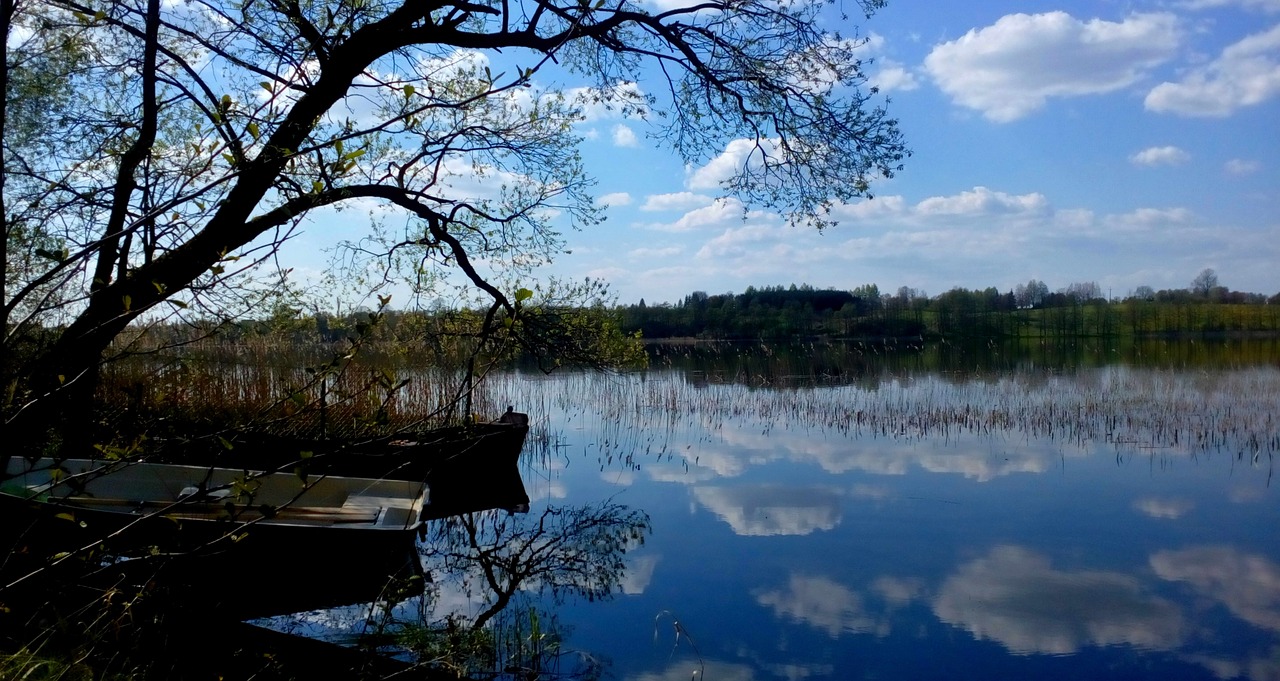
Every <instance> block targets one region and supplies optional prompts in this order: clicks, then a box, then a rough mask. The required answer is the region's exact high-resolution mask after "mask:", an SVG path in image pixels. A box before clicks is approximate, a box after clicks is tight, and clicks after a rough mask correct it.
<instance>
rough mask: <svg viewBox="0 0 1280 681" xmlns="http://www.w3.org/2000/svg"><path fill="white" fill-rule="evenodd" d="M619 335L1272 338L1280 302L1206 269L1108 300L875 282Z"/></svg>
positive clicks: (696, 301) (669, 310) (761, 300)
mask: <svg viewBox="0 0 1280 681" xmlns="http://www.w3.org/2000/svg"><path fill="white" fill-rule="evenodd" d="M617 311H618V313H619V314H620V319H619V323H620V324H621V327H622V331H623V332H625V333H639V334H640V336H641V337H643V338H646V339H660V338H707V339H749V338H770V339H776V338H795V337H807V338H815V337H828V338H902V337H921V338H932V337H939V336H941V337H946V336H967V337H1006V338H1019V337H1044V336H1144V335H1189V334H1217V333H1228V334H1230V333H1246V334H1249V333H1256V334H1277V333H1280V294H1275V295H1272V296H1270V297H1268V296H1266V295H1264V294H1260V293H1246V292H1242V291H1233V290H1231V289H1229V288H1227V287H1225V286H1222V285H1221V284H1219V282H1218V277H1217V275H1216V273H1214V272H1213V270H1205V271H1203V272H1201V273H1200V274H1199V275H1198V276H1197V277H1196V278H1195V279H1194V280H1193V281H1192V282H1191V285H1190V286H1188V287H1186V288H1179V289H1166V290H1159V291H1157V290H1153V289H1152V288H1151V287H1147V286H1141V287H1138V288H1137V289H1135V290H1134V291H1133V292H1131V293H1129V294H1127V295H1125V296H1124V297H1123V298H1110V297H1108V296H1107V295H1106V294H1105V293H1104V292H1103V291H1102V289H1101V287H1099V286H1098V284H1097V283H1094V282H1084V283H1073V284H1071V285H1069V286H1067V287H1065V288H1062V289H1059V290H1057V291H1050V290H1049V287H1048V285H1047V284H1045V283H1044V282H1042V281H1037V280H1035V279H1032V280H1031V281H1029V282H1028V283H1026V284H1020V285H1018V286H1017V287H1016V288H1015V289H1013V290H1010V291H1006V292H1001V291H999V290H998V289H996V288H995V287H989V288H986V289H972V290H970V289H964V288H953V289H951V290H950V291H947V292H945V293H942V294H940V295H936V296H929V295H927V294H925V293H924V292H923V291H919V290H917V289H913V288H909V287H905V286H904V287H902V288H899V289H898V290H897V292H895V293H882V292H881V291H880V289H879V287H877V286H876V285H875V284H867V285H864V286H859V287H857V288H855V289H852V290H839V289H818V288H813V287H811V286H808V285H799V286H797V285H795V284H792V285H791V286H787V287H783V286H774V287H764V288H755V287H751V288H748V289H747V290H746V291H744V292H743V293H736V294H735V293H723V294H711V295H708V294H707V293H705V292H702V291H695V292H693V293H691V294H689V295H687V296H685V297H684V299H682V300H681V301H680V302H678V303H675V304H661V305H646V304H645V302H644V300H641V301H640V302H639V303H638V304H635V305H627V306H621V307H619V308H617Z"/></svg>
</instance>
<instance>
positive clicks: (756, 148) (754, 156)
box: [686, 139, 774, 189]
mask: <svg viewBox="0 0 1280 681" xmlns="http://www.w3.org/2000/svg"><path fill="white" fill-rule="evenodd" d="M773 149H774V142H773V141H772V140H765V139H762V140H749V139H736V140H733V141H732V142H730V143H729V144H728V145H726V146H725V149H724V151H723V152H722V153H721V154H720V155H719V156H717V157H715V158H713V159H711V161H710V162H708V163H707V164H706V165H705V166H702V167H701V168H698V169H696V170H694V171H692V172H691V173H690V174H689V178H688V180H686V184H687V185H688V187H689V189H716V188H718V187H719V186H720V183H721V182H724V181H725V180H727V179H729V178H731V177H733V176H734V175H736V174H737V173H739V172H741V171H742V170H743V169H744V168H745V167H746V166H747V164H749V163H751V164H755V163H759V162H760V160H761V158H762V156H764V155H772V154H773Z"/></svg>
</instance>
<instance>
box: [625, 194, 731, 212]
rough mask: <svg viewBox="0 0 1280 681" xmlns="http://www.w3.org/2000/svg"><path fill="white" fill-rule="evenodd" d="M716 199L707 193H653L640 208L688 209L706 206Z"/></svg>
mask: <svg viewBox="0 0 1280 681" xmlns="http://www.w3.org/2000/svg"><path fill="white" fill-rule="evenodd" d="M714 201H715V199H713V198H712V197H710V196H707V195H706V194H694V193H693V192H674V193H671V194H653V195H650V196H649V197H647V198H646V199H645V200H644V205H643V206H640V210H643V211H650V212H653V211H662V210H683V211H688V210H693V209H695V208H704V207H706V206H709V205H711V204H712V203H713V202H714Z"/></svg>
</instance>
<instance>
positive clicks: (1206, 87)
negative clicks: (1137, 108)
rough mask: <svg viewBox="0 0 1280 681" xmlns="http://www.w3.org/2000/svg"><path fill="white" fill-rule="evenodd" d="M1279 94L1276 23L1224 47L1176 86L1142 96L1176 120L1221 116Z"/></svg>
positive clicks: (1278, 28)
mask: <svg viewBox="0 0 1280 681" xmlns="http://www.w3.org/2000/svg"><path fill="white" fill-rule="evenodd" d="M1276 96H1280V25H1276V26H1273V27H1272V28H1271V29H1270V30H1268V31H1265V32H1263V33H1255V34H1253V35H1251V36H1249V37H1247V38H1244V39H1243V40H1241V41H1240V42H1237V43H1235V44H1233V45H1229V46H1227V48H1226V49H1224V50H1223V51H1222V55H1221V56H1219V57H1218V58H1217V59H1215V60H1213V61H1212V62H1209V63H1208V64H1206V65H1204V66H1202V67H1199V68H1196V69H1193V70H1192V71H1190V72H1189V73H1188V74H1187V75H1186V76H1184V77H1183V78H1182V80H1181V81H1179V82H1177V83H1170V82H1165V83H1161V84H1159V85H1157V86H1156V87H1155V88H1153V89H1152V90H1151V92H1149V93H1147V98H1146V101H1145V104H1146V107H1147V109H1149V110H1151V111H1156V112H1159V113H1173V114H1178V115H1181V116H1201V117H1218V118H1221V117H1225V116H1229V115H1231V114H1233V113H1235V112H1236V111H1237V110H1239V109H1242V108H1244V107H1247V106H1253V105H1256V104H1259V103H1261V102H1264V101H1266V100H1268V99H1271V98H1273V97H1276Z"/></svg>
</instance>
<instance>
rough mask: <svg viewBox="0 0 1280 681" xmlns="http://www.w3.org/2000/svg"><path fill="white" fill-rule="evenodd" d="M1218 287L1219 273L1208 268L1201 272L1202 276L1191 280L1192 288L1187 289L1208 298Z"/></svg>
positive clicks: (1198, 275)
mask: <svg viewBox="0 0 1280 681" xmlns="http://www.w3.org/2000/svg"><path fill="white" fill-rule="evenodd" d="M1217 287H1218V273H1217V272H1214V271H1213V269H1212V268H1209V267H1206V268H1204V269H1203V270H1200V274H1197V275H1196V278H1195V279H1192V280H1191V286H1189V287H1187V288H1188V289H1189V290H1190V291H1191V292H1192V293H1194V294H1196V295H1198V296H1200V297H1202V298H1208V297H1209V294H1210V293H1212V292H1213V289H1215V288H1217Z"/></svg>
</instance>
